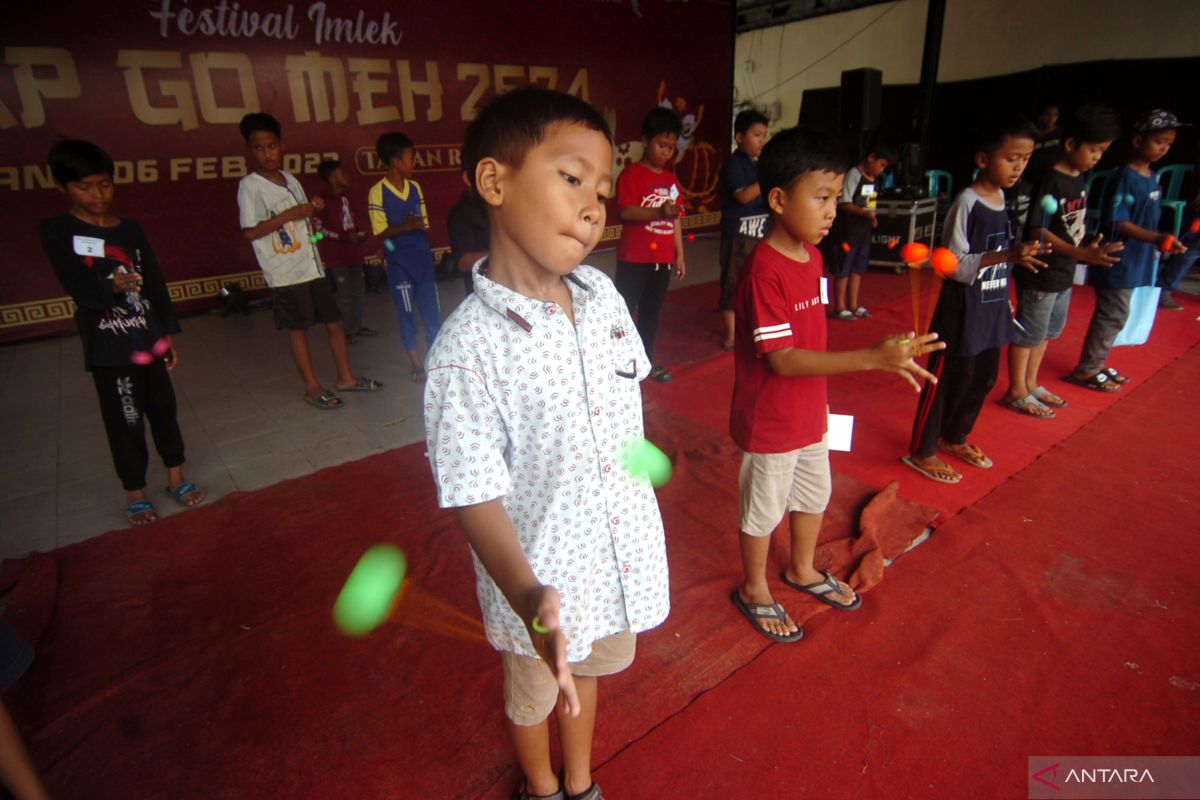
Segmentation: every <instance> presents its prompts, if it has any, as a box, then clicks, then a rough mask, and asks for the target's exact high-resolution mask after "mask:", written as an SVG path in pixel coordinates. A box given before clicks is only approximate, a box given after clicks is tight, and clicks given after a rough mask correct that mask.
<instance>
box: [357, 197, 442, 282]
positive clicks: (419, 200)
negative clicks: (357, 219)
mask: <svg viewBox="0 0 1200 800" xmlns="http://www.w3.org/2000/svg"><path fill="white" fill-rule="evenodd" d="M367 213H368V214H369V215H370V217H371V231H372V233H374V234H376V235H378V234H379V233H381V232H383V231H384V230H387V229H388V228H390V227H391V226H393V225H399V224H401V223H403V222H406V221H408V219H410V218H411V217H418V218H419V219H420V220H421V227H419V228H415V229H413V230H411V231H409V232H408V233H403V234H401V235H399V236H392V237H389V238H388V239H386V240H384V247H383V249H384V256H385V258H386V260H387V263H388V266H391V267H397V268H399V269H401V270H403V271H404V272H405V274H407V275H408V278H409V280H411V281H414V282H417V283H422V282H426V281H431V280H433V272H434V269H433V249H432V248H431V247H430V246H429V234H428V233H426V231H427V230H429V214H428V212H427V211H426V210H425V194H424V193H423V192H422V191H421V185H420V184H419V183H417V182H416V181H409V180H406V181H404V185H403V186H400V187H397V186H395V185H394V184H393V183H392V182H391V181H389V180H388V179H387V178H384V179H383V180H381V181H379V183H377V184H375V185H374V186H372V187H371V191H370V192H369V193H368V194H367Z"/></svg>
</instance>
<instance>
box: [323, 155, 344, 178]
mask: <svg viewBox="0 0 1200 800" xmlns="http://www.w3.org/2000/svg"><path fill="white" fill-rule="evenodd" d="M341 168H342V162H340V161H337V160H335V159H332V158H329V159H326V160H325V161H322V162H321V163H320V164H317V177H318V178H320V179H321V180H323V181H325V182H326V183H329V179H330V178H331V177H332V176H333V173H335V172H337V171H338V170H339V169H341Z"/></svg>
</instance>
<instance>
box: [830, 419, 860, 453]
mask: <svg viewBox="0 0 1200 800" xmlns="http://www.w3.org/2000/svg"><path fill="white" fill-rule="evenodd" d="M853 438H854V417H852V416H850V415H849V414H830V415H829V449H830V450H841V451H842V452H844V453H848V452H850V440H851V439H853Z"/></svg>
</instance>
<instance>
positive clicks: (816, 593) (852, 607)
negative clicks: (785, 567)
mask: <svg viewBox="0 0 1200 800" xmlns="http://www.w3.org/2000/svg"><path fill="white" fill-rule="evenodd" d="M780 577H781V578H783V582H784V583H786V584H787V585H788V586H790V587H792V588H793V589H795V590H796V591H799V592H804V593H805V594H811V595H812V596H813V597H815V598H817V599H818V600H820V601H821V602H822V603H824V604H825V605H828V606H833V607H834V608H836V609H837V610H838V611H856V610H858V607H859V606H861V605H862V595H860V594H858V593H857V592H855V593H854V602H853V603H849V604H847V605H843V604H842V603H839V602H837V601H836V600H830V599H829V598H828V597H826V596H825V595H827V594H829V593H830V592H833V593H836V594H842V587H841V584H839V583H838V579H837V578H835V577H833V573H832V572H828V571H826V573H825V580H823V581H817V582H816V583H794V582H792V581H789V580H788V576H787V573H786V572H785V573H783V574H782V575H781V576H780Z"/></svg>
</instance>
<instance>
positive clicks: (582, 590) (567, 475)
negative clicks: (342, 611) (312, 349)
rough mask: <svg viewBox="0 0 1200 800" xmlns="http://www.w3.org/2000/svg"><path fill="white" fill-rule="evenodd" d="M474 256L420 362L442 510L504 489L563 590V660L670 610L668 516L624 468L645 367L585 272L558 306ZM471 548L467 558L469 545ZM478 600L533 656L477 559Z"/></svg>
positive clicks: (619, 312)
mask: <svg viewBox="0 0 1200 800" xmlns="http://www.w3.org/2000/svg"><path fill="white" fill-rule="evenodd" d="M485 265H486V261H481V262H480V263H477V264H476V265H475V267H474V269H473V271H474V273H475V276H474V278H475V291H474V293H473V294H471V295H469V296H468V297H467V298H466V300H464V301H463V303H462V304H461V305H459V307H458V308H457V309H455V310H454V313H452V314H451V315H450V317H449V318H448V319H447V320H446V322H445V324H444V325H443V326H442V329H441V331H440V332H439V333H438V336H437V339H436V340H435V341H434V344H433V347H432V348H430V351H429V355H428V357H427V358H426V361H425V363H426V368H427V371H428V379H427V382H426V385H425V431H426V442H427V444H428V448H429V463H430V466H431V467H432V469H433V477H434V482H435V483H436V484H437V491H438V502H439V504H440V505H441V506H442V507H443V508H453V507H457V506H466V505H474V504H477V503H483V502H486V501H488V500H492V499H495V498H497V497H502V498H503V503H504V508H505V510H506V511H507V512H508V515H509V517H510V518H511V519H512V522H513V525H514V526H515V527H516V531H517V537H518V538H519V540H520V543H521V549H522V550H524V551H525V556H526V558H528V559H529V564H530V566H531V567H532V568H533V572H534V574H535V575H536V576H537V578H538V580H539V581H541V582H542V583H544V584H548V585H551V586H554V587H555V588H556V589H557V590H558V591H559V594H560V595H561V597H562V626H563V630H564V631H565V632H566V635H567V637H568V639H569V644H568V646H567V658H568V660H569V661H572V662H577V661H582V660H583V659H584V658H586V657H587V656H588V654H589V653H590V652H591V647H592V642H594V641H596V640H598V639H601V638H603V637H605V636H609V635H611V634H614V633H618V632H620V631H623V630H631V631H633V632H635V633H636V632H639V631H644V630H648V629H650V628H653V627H654V626H656V625H658V624H659V623H661V622H662V621H663V620H664V619H666V616H667V612H668V610H669V608H670V600H669V597H668V591H667V559H666V548H665V542H664V538H663V527H662V518H661V516H660V515H659V511H658V502H657V500H656V499H655V496H654V491H653V489H651V487H650V485H649V484H647V483H644V482H642V481H640V480H638V479H635V478H634V477H632V476H630V475H629V474H628V473H627V472H626V471H625V470H624V469H623V468H622V467H621V464H620V454H621V449H622V447H623V446H625V445H626V444H627V443H628V442H630V441H633V440H638V439H640V438H641V437H642V436H643V430H642V397H641V388H640V385H639V382H640V381H641V380H643V379H644V378H645V377H646V376H647V375H648V374H649V371H650V361H649V359H648V358H647V357H646V351H645V348H644V347H643V346H642V340H641V338H640V337H639V336H638V333H637V329H636V328H634V325H633V321H632V320H631V319H630V317H629V311H628V309H627V308H626V306H625V301H624V300H622V299H621V296H620V295H619V294H617V291H616V288H615V287H614V286H613V284H612V281H611V280H609V278H608V276H606V275H605V274H604V273H602V272H600V271H599V270H597V269H595V268H594V267H589V266H580V267H579V268H577V269H576V270H575V271H574V272H573V273H571V275H569V276H568V277H567V278H564V280H565V281H566V283H567V286H568V287H569V289H570V291H571V296H572V300H573V303H574V312H575V324H574V326H572V324H571V320H570V319H569V318H568V317H567V315H566V313H565V312H564V311H563V309H562V307H560V306H559V305H558V304H556V303H547V302H543V301H540V300H534V299H533V298H530V297H526V296H524V295H521V294H517V293H516V292H513V291H512V290H510V289H507V288H505V287H503V286H501V285H499V284H497V283H495V282H493V281H492V280H490V279H489V278H488V277H487V275H486V268H485ZM472 555H473V556H474V554H472ZM474 561H475V574H476V577H477V593H478V597H479V605H480V608H481V609H482V611H483V619H484V625H485V627H486V630H487V636H488V640H489V641H491V643H492V645H493V646H494V647H496V648H497V649H498V650H503V651H507V652H513V653H520V654H523V655H528V656H535V655H536V653H535V652H534V650H533V647H532V644H531V643H530V641H529V636H528V633H527V632H526V630H525V626H524V624H523V623H522V622H521V620H520V618H519V617H517V615H516V614H515V613H514V612H513V611H512V609H511V608H510V607H509V605H508V601H507V600H506V599H505V597H504V595H503V594H502V593H501V592H500V590H499V589H498V588H497V587H496V584H495V583H494V582H493V581H492V579H491V576H489V575H488V574H487V571H486V570H484V568H483V566H482V564H480V562H479V559H478V558H477V557H475V558H474Z"/></svg>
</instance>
